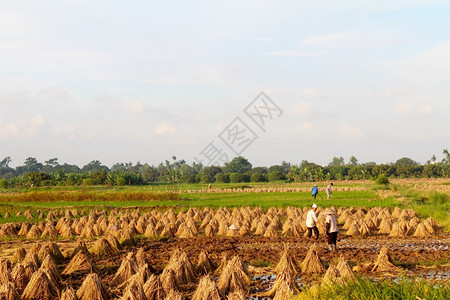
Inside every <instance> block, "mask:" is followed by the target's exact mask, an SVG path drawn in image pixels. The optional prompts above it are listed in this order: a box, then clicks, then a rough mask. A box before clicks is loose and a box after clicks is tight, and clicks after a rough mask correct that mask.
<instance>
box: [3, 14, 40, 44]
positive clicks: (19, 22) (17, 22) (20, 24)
mask: <svg viewBox="0 0 450 300" xmlns="http://www.w3.org/2000/svg"><path fill="white" fill-rule="evenodd" d="M32 28H33V27H32V26H30V23H29V22H28V21H27V20H26V19H25V18H23V17H22V16H21V15H18V14H14V13H11V12H8V11H5V10H3V9H2V11H0V37H11V36H20V35H24V34H30V33H31V30H32Z"/></svg>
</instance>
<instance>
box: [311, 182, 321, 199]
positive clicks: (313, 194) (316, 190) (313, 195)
mask: <svg viewBox="0 0 450 300" xmlns="http://www.w3.org/2000/svg"><path fill="white" fill-rule="evenodd" d="M311 192H312V197H313V199H314V200H316V197H317V194H318V193H319V189H318V188H317V185H316V184H315V185H314V186H313V188H312V190H311Z"/></svg>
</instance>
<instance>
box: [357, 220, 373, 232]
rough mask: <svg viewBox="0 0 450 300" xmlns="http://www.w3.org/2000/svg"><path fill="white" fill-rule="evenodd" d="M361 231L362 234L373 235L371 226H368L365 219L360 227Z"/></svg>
mask: <svg viewBox="0 0 450 300" xmlns="http://www.w3.org/2000/svg"><path fill="white" fill-rule="evenodd" d="M359 232H360V234H361V235H365V236H367V235H371V232H370V229H369V226H367V223H366V222H365V221H363V222H362V224H361V226H360V227H359Z"/></svg>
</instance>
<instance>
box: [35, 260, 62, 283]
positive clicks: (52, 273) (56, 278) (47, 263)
mask: <svg viewBox="0 0 450 300" xmlns="http://www.w3.org/2000/svg"><path fill="white" fill-rule="evenodd" d="M39 270H42V271H44V272H45V273H46V274H47V276H48V278H49V279H50V281H51V282H53V284H54V285H55V286H56V287H57V288H58V290H60V289H61V283H60V282H61V274H60V273H59V271H58V268H57V267H56V264H55V261H54V260H53V259H52V258H51V256H50V255H47V257H46V258H44V260H43V261H42V264H41V267H40V268H39Z"/></svg>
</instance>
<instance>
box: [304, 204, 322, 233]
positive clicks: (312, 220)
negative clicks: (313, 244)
mask: <svg viewBox="0 0 450 300" xmlns="http://www.w3.org/2000/svg"><path fill="white" fill-rule="evenodd" d="M316 210H317V205H316V204H315V203H313V205H312V206H311V210H310V211H308V214H307V215H306V227H307V228H308V238H310V237H311V235H312V232H313V231H314V235H315V238H316V240H318V239H319V229H317V226H316V224H317V222H319V220H318V219H317V215H316Z"/></svg>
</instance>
